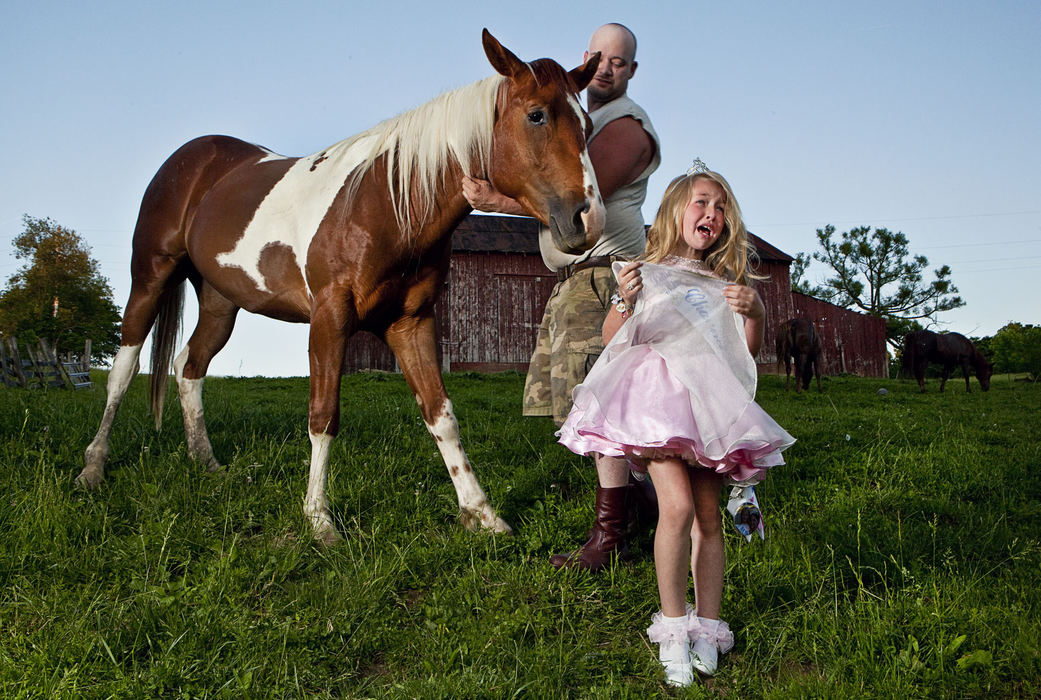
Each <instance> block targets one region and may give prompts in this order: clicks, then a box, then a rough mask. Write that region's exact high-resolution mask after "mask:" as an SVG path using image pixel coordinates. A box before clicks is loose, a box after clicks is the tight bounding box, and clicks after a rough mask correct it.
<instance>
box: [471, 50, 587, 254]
mask: <svg viewBox="0 0 1041 700" xmlns="http://www.w3.org/2000/svg"><path fill="white" fill-rule="evenodd" d="M483 41H484V51H485V54H487V56H488V61H489V62H490V63H491V64H492V66H493V67H494V68H495V70H496V71H498V72H499V73H500V74H501V75H503V76H505V78H506V80H504V81H503V83H502V88H501V89H500V91H499V99H498V102H497V105H496V113H497V115H496V121H495V129H494V132H493V135H492V151H491V164H490V167H489V172H488V179H489V181H490V182H491V183H492V185H493V186H494V187H495V188H496V189H497V190H499V191H500V192H502V193H503V194H505V195H507V196H508V197H511V198H513V199H515V200H517V201H518V202H519V203H520V204H521V206H523V207H524V208H525V209H526V210H527V211H528V212H529V213H531V215H532V216H534V217H535V218H537V219H538V220H539V221H541V222H542V223H543V224H545V225H547V226H548V227H549V228H550V230H551V232H552V234H553V240H554V242H555V244H556V246H557V247H558V248H560V249H561V250H562V251H564V252H569V253H574V252H580V251H582V250H587V249H588V248H590V247H592V245H593V244H594V243H596V241H597V239H598V238H599V237H600V233H601V231H602V230H603V227H604V203H603V200H602V199H601V198H600V190H599V188H598V187H597V184H596V175H595V174H594V172H593V166H592V164H591V163H590V160H589V153H588V151H587V150H586V137H587V136H588V135H589V133H590V130H591V128H592V125H591V122H590V121H589V115H587V114H586V113H585V110H583V109H582V106H581V105H580V104H579V102H578V93H579V92H580V91H581V90H583V89H585V87H586V85H588V84H589V81H590V80H592V78H593V74H594V73H595V72H596V69H597V64H598V62H599V59H600V54H599V53H597V54H594V55H593V56H590V58H589V61H587V62H586V64H585V65H583V66H579V67H578V68H575V69H574V70H572V71H570V72H568V71H565V70H564V69H563V68H562V67H561V66H560V65H559V64H558V63H556V62H555V61H552V60H550V59H546V58H543V59H539V60H537V61H533V62H532V63H530V64H528V63H524V62H523V61H521V60H520V59H519V58H517V57H516V56H515V55H514V54H513V53H512V52H511V51H510V50H509V49H507V48H506V47H504V46H503V45H502V44H500V43H499V42H498V41H497V40H496V39H495V37H493V36H492V35H491V34H490V33H489V32H488V30H487V29H485V30H484V33H483Z"/></svg>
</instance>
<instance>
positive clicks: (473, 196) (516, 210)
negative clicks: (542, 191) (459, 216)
mask: <svg viewBox="0 0 1041 700" xmlns="http://www.w3.org/2000/svg"><path fill="white" fill-rule="evenodd" d="M463 197H465V198H466V201H467V202H469V203H470V206H471V207H473V208H474V209H477V210H478V211H484V212H489V213H493V214H517V215H525V214H527V213H528V212H526V211H524V207H522V206H521V205H520V202H518V201H517V200H515V199H510V198H509V197H507V196H506V195H504V194H503V193H502V192H500V191H499V190H497V189H495V188H494V187H492V183H490V182H488V181H487V180H478V179H477V178H475V177H470V176H469V175H463Z"/></svg>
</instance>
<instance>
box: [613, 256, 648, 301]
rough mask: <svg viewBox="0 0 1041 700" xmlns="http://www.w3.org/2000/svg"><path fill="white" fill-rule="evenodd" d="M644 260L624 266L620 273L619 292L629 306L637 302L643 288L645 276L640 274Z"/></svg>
mask: <svg viewBox="0 0 1041 700" xmlns="http://www.w3.org/2000/svg"><path fill="white" fill-rule="evenodd" d="M641 265H643V263H642V262H640V261H636V262H631V263H629V264H628V265H626V266H625V267H623V268H622V274H620V275H618V293H619V294H620V295H621V297H622V299H624V300H625V303H626V304H628V305H629V306H632V305H633V304H635V303H636V298H637V297H639V296H640V290H641V289H643V277H642V276H641V274H640V266H641Z"/></svg>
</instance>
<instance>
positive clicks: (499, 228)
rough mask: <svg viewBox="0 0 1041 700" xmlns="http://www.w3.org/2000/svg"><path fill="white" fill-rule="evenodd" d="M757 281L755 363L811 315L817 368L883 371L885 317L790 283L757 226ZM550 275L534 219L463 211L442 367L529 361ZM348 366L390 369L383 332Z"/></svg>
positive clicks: (784, 263) (768, 361)
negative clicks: (759, 313) (787, 327)
mask: <svg viewBox="0 0 1041 700" xmlns="http://www.w3.org/2000/svg"><path fill="white" fill-rule="evenodd" d="M751 241H752V244H753V245H754V246H755V248H756V251H757V252H758V255H759V264H758V267H757V273H758V274H760V275H762V276H763V277H764V279H762V280H758V281H757V282H756V283H755V284H756V288H757V289H758V290H759V293H760V295H761V296H762V298H763V303H764V304H765V305H766V316H767V321H766V335H765V338H766V341H765V342H764V343H763V349H762V351H761V352H760V353H759V356H758V357H756V363H757V364H758V366H759V369H760V371H764V372H774V371H776V366H777V357H776V356H775V354H774V343H773V339H774V337H775V333H776V329H777V326H778V325H779V324H780V323H781V322H782V321H785V320H787V319H789V318H792V317H793V316H796V315H800V316H806V317H809V318H810V319H811V320H813V322H814V323H815V325H816V326H817V328H818V330H819V331H820V332H821V337H822V341H823V345H824V353H823V354H824V357H823V360H822V363H821V370H822V373H824V374H837V373H839V372H850V373H854V374H860V375H862V376H886V373H887V371H888V363H887V359H886V348H885V322H884V321H883V320H882V319H878V318H872V317H869V316H865V315H863V314H858V313H855V312H853V311H849V310H847V309H842V308H840V307H837V306H834V305H832V304H828V303H827V302H823V301H820V300H818V299H814V298H812V297H807V296H805V295H802V294H793V293H792V292H791V278H790V276H789V265H790V264H791V262H792V259H793V258H792V257H791V256H790V255H788V254H786V253H784V252H782V251H780V250H778V249H777V248H775V247H774V246H772V245H770V244H769V243H767V242H766V241H764V240H762V239H761V238H759V237H758V236H755V235H754V234H753V235H751ZM556 282H557V279H556V275H555V274H554V273H553V272H550V271H549V270H548V269H546V266H545V265H544V264H543V262H542V256H541V255H540V254H539V246H538V222H536V221H535V220H534V219H529V218H524V217H513V216H491V215H474V214H471V215H470V216H469V217H467V218H466V219H465V220H464V221H463V222H462V223H461V224H460V225H459V228H457V229H456V232H455V234H454V235H453V237H452V261H451V269H450V272H449V275H448V279H447V280H446V281H445V288H444V290H443V291H442V295H441V299H440V301H439V302H438V305H437V306H438V308H437V320H438V325H439V328H440V351H441V366H442V369H444V370H445V371H462V370H474V371H480V372H489V371H501V370H506V369H516V370H520V371H525V370H527V367H528V358H529V357H530V356H531V351H532V349H533V348H534V347H535V338H536V335H537V333H538V328H539V323H540V322H541V320H542V311H543V309H544V308H545V305H546V300H547V299H548V298H549V295H550V292H551V291H552V290H553V286H554V285H555V284H556ZM344 365H345V366H344V369H345V371H348V372H352V371H358V370H362V369H383V370H393V369H395V362H394V356H393V355H392V354H391V353H390V351H389V350H388V349H387V348H386V346H384V345H383V343H382V342H380V341H379V340H377V339H376V338H375V337H373V336H372V335H370V334H368V333H359V334H358V335H356V336H355V337H354V338H352V339H351V341H350V342H349V343H348V347H347V357H346V360H345V363H344Z"/></svg>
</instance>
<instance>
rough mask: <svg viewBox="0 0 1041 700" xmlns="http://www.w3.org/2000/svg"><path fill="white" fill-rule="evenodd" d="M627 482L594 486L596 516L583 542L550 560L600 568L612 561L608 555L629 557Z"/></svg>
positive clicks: (596, 569)
mask: <svg viewBox="0 0 1041 700" xmlns="http://www.w3.org/2000/svg"><path fill="white" fill-rule="evenodd" d="M628 494H629V486H628V485H626V486H619V487H617V488H610V489H605V488H601V487H600V486H599V485H598V486H597V487H596V520H595V521H594V522H593V530H592V532H591V533H590V534H589V539H588V540H586V542H585V544H583V545H582V546H581V547H579V548H578V549H576V550H575V551H574V552H568V553H567V554H554V555H553V556H551V557H550V558H549V563H550V564H552V565H553V566H555V567H557V568H560V567H562V566H568V567H576V568H579V569H586V570H587V571H600V570H601V569H603V568H604V567H605V566H607V564H608V563H609V562H610V561H611V555H617V556H618V558H619V559H628V558H629V545H628V543H627V542H626V538H625V530H626V526H627V525H628V521H629V510H628V507H627V501H628V498H627V497H628Z"/></svg>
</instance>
